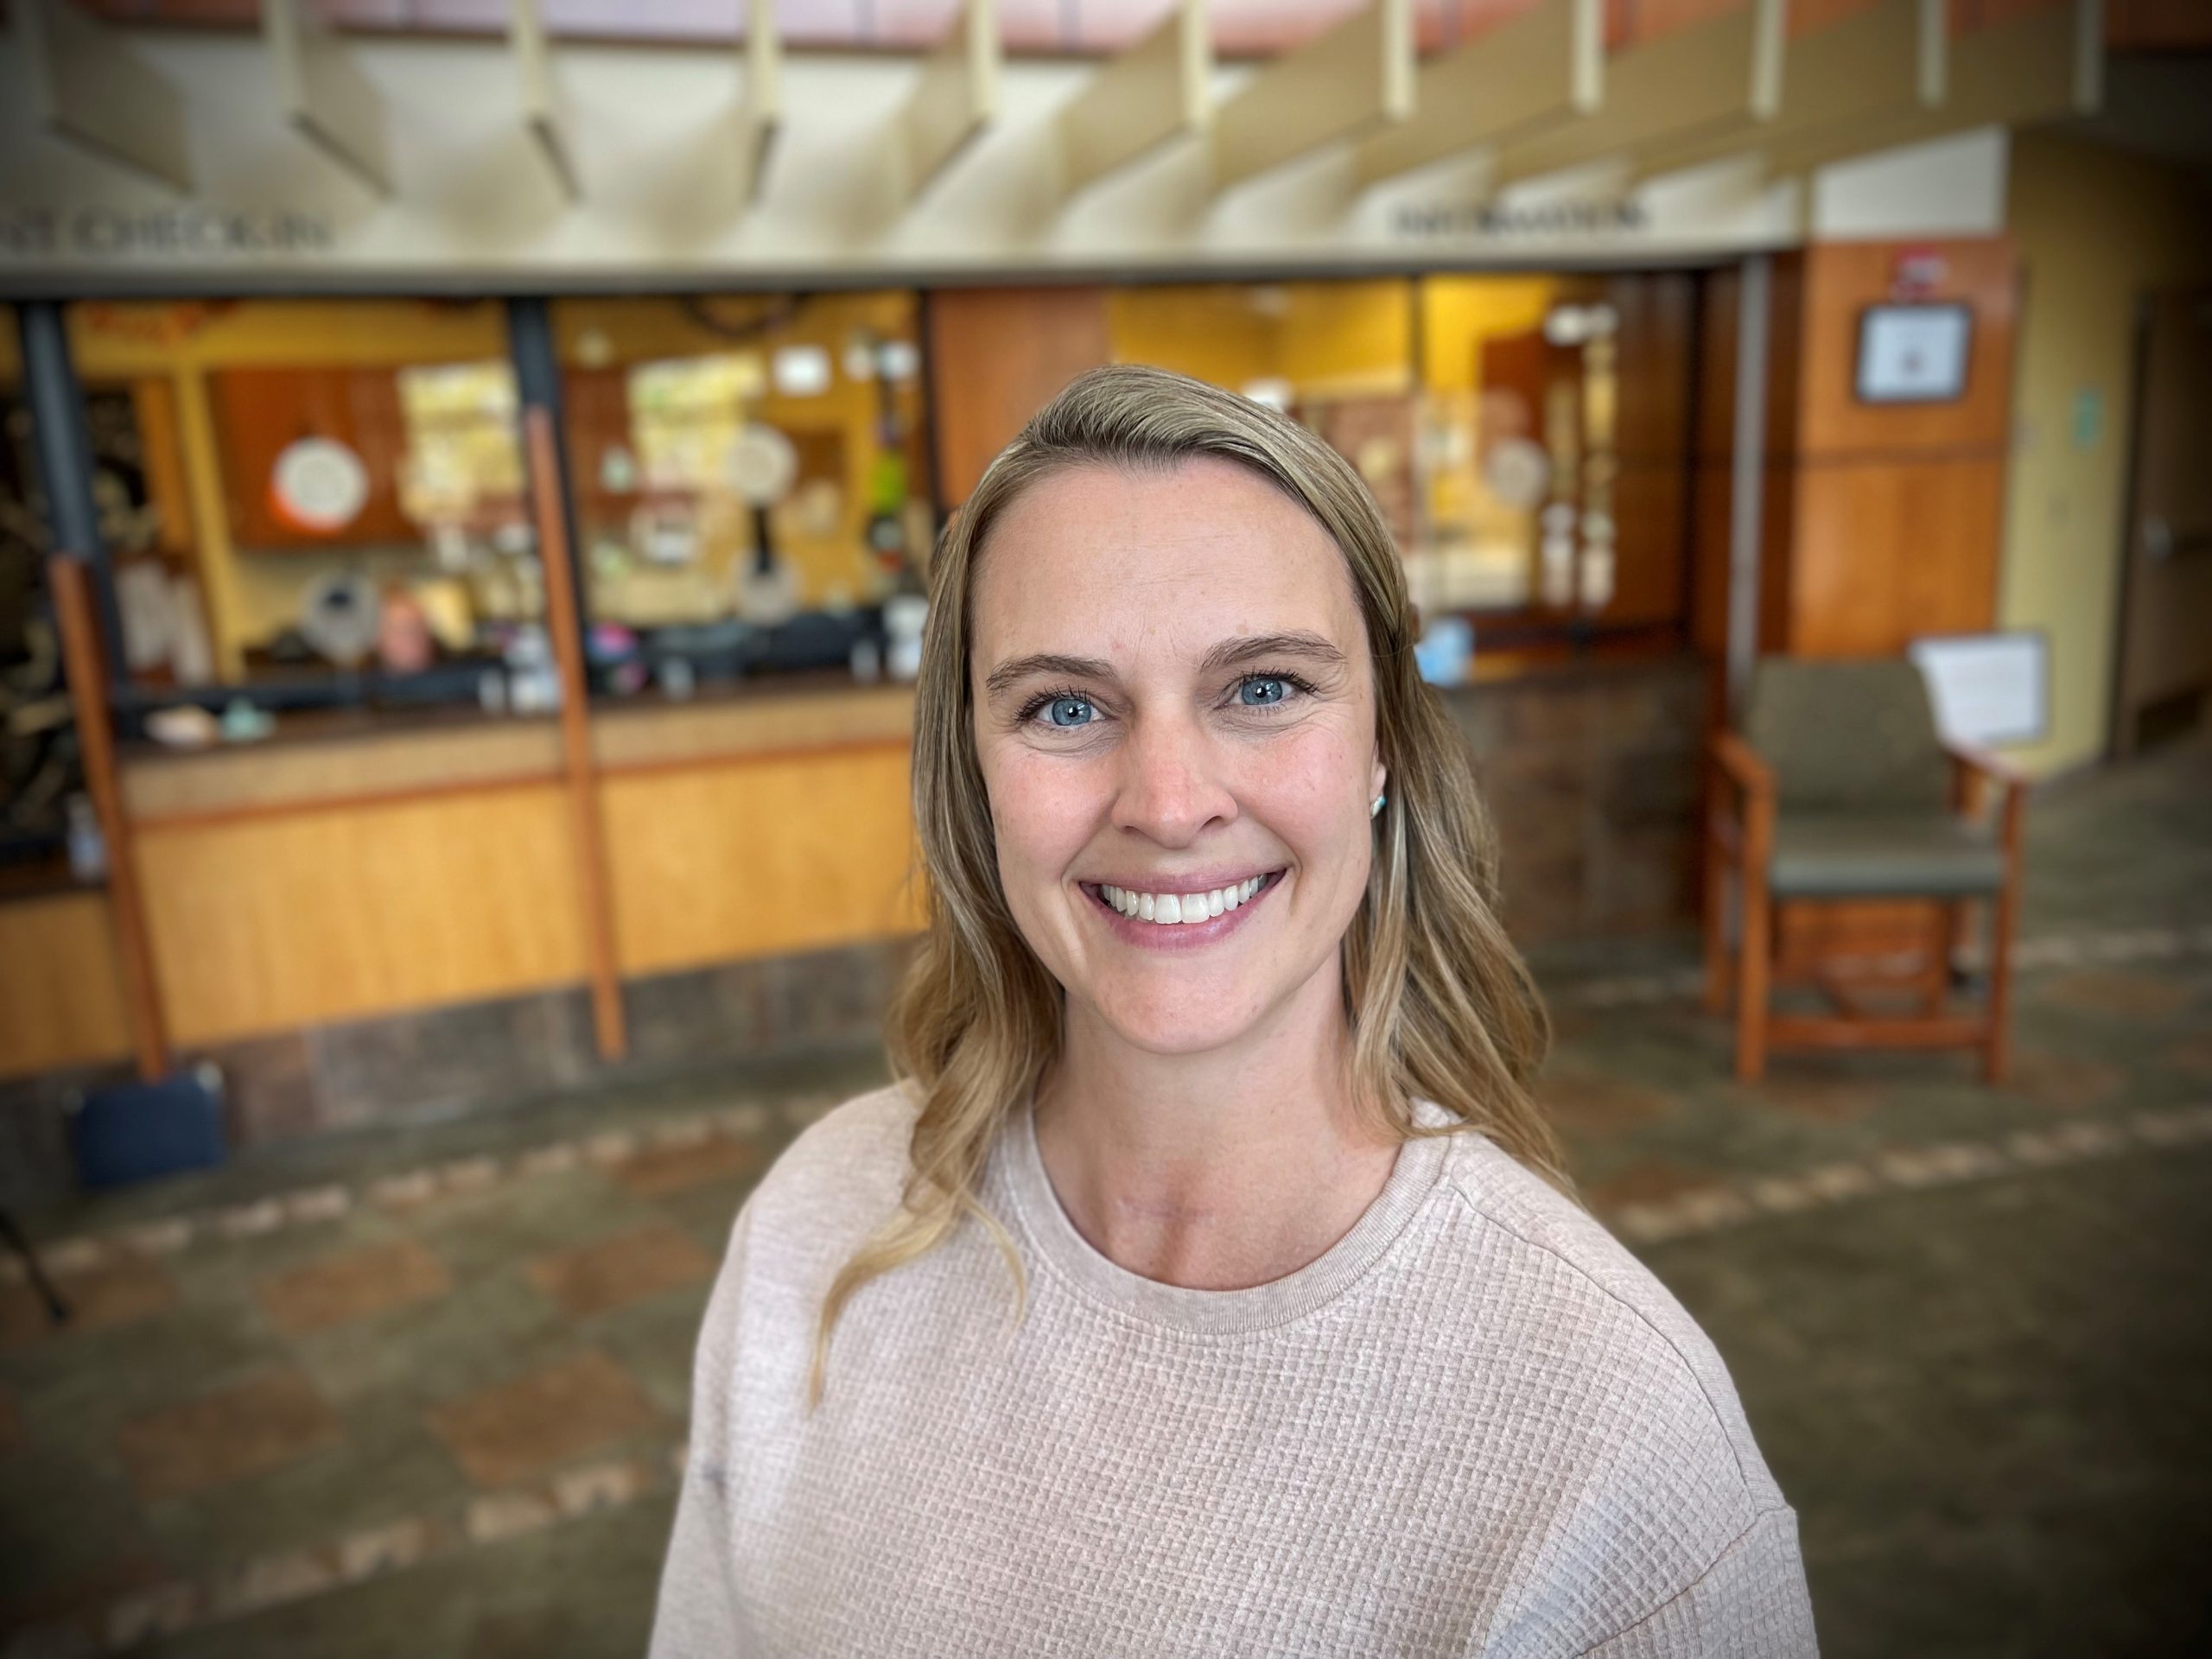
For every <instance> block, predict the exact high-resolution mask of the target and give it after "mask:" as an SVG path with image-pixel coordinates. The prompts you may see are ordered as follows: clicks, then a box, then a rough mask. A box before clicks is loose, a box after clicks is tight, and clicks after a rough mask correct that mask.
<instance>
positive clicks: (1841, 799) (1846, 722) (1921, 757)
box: [1744, 657, 1950, 815]
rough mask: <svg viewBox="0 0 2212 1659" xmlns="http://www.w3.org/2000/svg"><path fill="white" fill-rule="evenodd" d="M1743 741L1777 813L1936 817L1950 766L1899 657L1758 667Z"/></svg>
mask: <svg viewBox="0 0 2212 1659" xmlns="http://www.w3.org/2000/svg"><path fill="white" fill-rule="evenodd" d="M1744 739H1745V741H1746V742H1748V743H1749V744H1750V745H1751V747H1752V748H1753V749H1755V750H1757V751H1758V755H1759V758H1760V759H1761V760H1764V761H1765V762H1766V763H1767V765H1768V766H1771V767H1773V768H1774V774H1775V785H1776V787H1775V798H1776V799H1777V802H1779V804H1781V807H1782V810H1783V812H1785V813H1788V812H1790V811H1792V810H1796V811H1801V812H1873V813H1889V814H1897V815H1902V814H1905V813H1911V812H1938V811H1941V810H1943V808H1944V806H1945V805H1946V804H1947V803H1948V800H1949V798H1950V763H1949V762H1948V760H1947V759H1946V758H1945V756H1944V753H1943V745H1942V739H1941V738H1939V737H1938V736H1937V735H1936V713H1935V710H1934V709H1933V708H1932V707H1931V706H1930V705H1929V701H1928V687H1927V683H1925V682H1924V681H1923V680H1922V678H1921V677H1920V671H1919V670H1918V669H1917V668H1916V667H1914V666H1913V664H1911V663H1910V662H1908V661H1907V660H1906V659H1905V658H1902V657H1886V658H1874V659H1872V660H1868V661H1862V662H1842V663H1834V662H1802V661H1798V660H1796V659H1794V658H1781V657H1770V658H1765V659H1764V660H1763V661H1762V662H1761V663H1760V664H1759V665H1758V673H1757V674H1756V675H1755V676H1754V677H1753V679H1752V682H1751V696H1750V699H1749V701H1748V702H1747V703H1746V705H1745V712H1744Z"/></svg>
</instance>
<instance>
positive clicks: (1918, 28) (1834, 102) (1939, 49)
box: [1630, 0, 1950, 182]
mask: <svg viewBox="0 0 2212 1659" xmlns="http://www.w3.org/2000/svg"><path fill="white" fill-rule="evenodd" d="M1948 10H1949V8H1948V5H1947V3H1946V0H1880V3H1878V4H1877V5H1875V6H1873V7H1872V8H1871V9H1870V10H1865V11H1859V12H1854V13H1853V14H1852V15H1851V16H1848V17H1847V18H1845V19H1844V20H1843V21H1842V22H1839V23H1834V24H1831V25H1830V26H1829V27H1827V28H1826V29H1815V30H1814V31H1813V32H1811V33H1810V34H1806V35H1798V36H1796V38H1795V39H1793V40H1791V41H1789V45H1788V47H1787V48H1786V49H1785V51H1784V53H1783V72H1782V86H1783V94H1782V107H1781V108H1780V109H1779V110H1777V111H1775V113H1774V115H1773V117H1772V118H1771V119H1770V120H1767V121H1765V122H1758V121H1753V120H1751V119H1750V118H1748V117H1747V118H1745V119H1743V120H1740V121H1730V122H1727V123H1725V124H1721V125H1719V126H1715V127H1708V128H1706V129H1704V130H1700V131H1696V132H1688V133H1683V134H1681V135H1680V136H1679V137H1674V138H1669V139H1661V140H1658V141H1657V142H1656V143H1653V144H1651V145H1650V146H1649V148H1646V149H1640V150H1638V151H1637V154H1636V157H1635V160H1634V162H1633V163H1632V165H1631V168H1630V173H1631V176H1632V177H1633V178H1634V179H1635V180H1637V181H1639V182H1640V181H1643V180H1645V179H1649V178H1656V177H1657V176H1659V175H1661V174H1664V173H1676V172H1680V171H1681V170H1682V169H1683V168H1692V167H1699V166H1702V165H1703V164H1704V163H1706V162H1713V161H1719V159H1721V158H1722V157H1724V156H1736V155H1740V154H1741V153H1742V152H1743V151H1744V150H1745V149H1751V148H1757V149H1762V150H1765V151H1768V152H1770V153H1771V152H1772V151H1773V150H1774V149H1777V147H1780V146H1783V145H1788V144H1792V143H1802V142H1803V141H1804V140H1806V139H1808V138H1811V137H1815V136H1817V135H1819V134H1821V133H1824V132H1825V133H1833V132H1837V131H1840V130H1844V129H1846V128H1847V127H1849V126H1851V125H1853V124H1855V123H1859V122H1863V121H1866V120H1867V119H1869V118H1884V117H1888V116H1892V115H1904V114H1910V112H1912V111H1915V110H1920V109H1933V108H1936V107H1937V106H1938V105H1941V104H1942V101H1943V96H1944V91H1945V83H1946V79H1947V75H1948V59H1949V46H1950V42H1949V38H1948V35H1949V30H1948V27H1947V19H1948Z"/></svg>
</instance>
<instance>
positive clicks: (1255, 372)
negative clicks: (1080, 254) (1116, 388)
mask: <svg viewBox="0 0 2212 1659" xmlns="http://www.w3.org/2000/svg"><path fill="white" fill-rule="evenodd" d="M1106 305H1107V328H1108V334H1109V339H1110V340H1111V341H1112V345H1113V353H1114V360H1115V361H1116V362H1117V363H1151V364H1155V365H1158V366H1160V367H1161V368H1165V369H1173V370H1175V371H1176V372H1178V373H1180V374H1187V375H1191V376H1192V377H1194V378H1198V379H1200V380H1205V381H1210V382H1211V383H1212V384H1213V385H1217V386H1227V387H1230V389H1231V390H1234V391H1243V389H1244V388H1245V387H1246V386H1248V385H1250V384H1251V383H1252V382H1253V381H1255V380H1268V379H1283V380H1287V381H1289V382H1290V383H1291V385H1292V386H1293V387H1294V388H1295V389H1296V391H1298V393H1299V395H1300V397H1317V396H1318V397H1327V396H1331V395H1335V396H1340V397H1341V396H1353V395H1359V394H1365V393H1376V392H1383V393H1388V392H1399V391H1408V390H1410V389H1411V385H1412V380H1413V374H1412V368H1413V302H1412V285H1411V284H1410V283H1407V282H1406V281H1404V280H1403V279H1402V278H1386V279H1383V280H1381V281H1376V282H1365V283H1199V284H1192V285H1190V286H1186V287H1185V286H1169V287H1160V288H1124V289H1113V290H1112V291H1111V292H1109V294H1108V296H1107V301H1106Z"/></svg>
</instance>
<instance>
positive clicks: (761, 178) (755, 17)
mask: <svg viewBox="0 0 2212 1659" xmlns="http://www.w3.org/2000/svg"><path fill="white" fill-rule="evenodd" d="M745 16H746V24H745V134H746V138H745V143H746V155H745V161H744V165H745V175H746V182H745V196H746V200H747V201H758V200H760V196H761V193H762V192H763V191H764V190H765V189H766V188H767V181H768V158H769V156H772V155H773V154H774V153H775V148H776V139H777V137H779V135H780V134H781V133H782V131H783V130H784V37H783V35H781V34H780V33H779V32H778V30H777V28H776V0H746V14H745Z"/></svg>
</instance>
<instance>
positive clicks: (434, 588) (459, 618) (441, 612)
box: [414, 576, 476, 657]
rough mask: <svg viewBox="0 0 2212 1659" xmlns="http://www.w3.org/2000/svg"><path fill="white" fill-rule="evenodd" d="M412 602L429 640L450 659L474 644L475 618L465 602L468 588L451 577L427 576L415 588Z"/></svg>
mask: <svg viewBox="0 0 2212 1659" xmlns="http://www.w3.org/2000/svg"><path fill="white" fill-rule="evenodd" d="M414 591H415V601H416V604H418V605H420V606H421V607H423V621H424V622H426V623H427V624H429V629H430V637H431V638H432V639H435V640H436V641H437V642H438V644H439V645H441V646H442V647H443V648H444V649H446V650H447V651H448V652H452V653H453V654H454V656H456V657H457V656H459V655H461V653H462V652H465V651H467V649H468V648H469V647H470V646H471V645H474V644H475V643H476V617H475V614H474V608H473V607H471V606H470V604H469V602H468V585H467V583H466V582H461V581H459V580H457V579H455V578H454V577H452V576H431V577H429V578H427V579H426V580H424V581H422V582H416V584H415V590H414Z"/></svg>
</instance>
